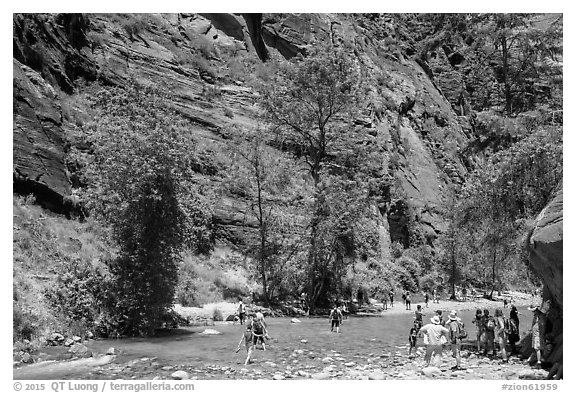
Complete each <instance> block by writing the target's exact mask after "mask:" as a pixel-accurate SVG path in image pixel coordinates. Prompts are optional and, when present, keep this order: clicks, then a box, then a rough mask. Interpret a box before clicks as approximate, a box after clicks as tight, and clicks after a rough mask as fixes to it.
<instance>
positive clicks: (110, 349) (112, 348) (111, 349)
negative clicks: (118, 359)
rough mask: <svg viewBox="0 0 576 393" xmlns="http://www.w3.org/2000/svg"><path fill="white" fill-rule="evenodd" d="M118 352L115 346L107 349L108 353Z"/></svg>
mask: <svg viewBox="0 0 576 393" xmlns="http://www.w3.org/2000/svg"><path fill="white" fill-rule="evenodd" d="M117 354H118V351H117V350H116V348H114V347H110V348H108V350H107V351H106V355H117Z"/></svg>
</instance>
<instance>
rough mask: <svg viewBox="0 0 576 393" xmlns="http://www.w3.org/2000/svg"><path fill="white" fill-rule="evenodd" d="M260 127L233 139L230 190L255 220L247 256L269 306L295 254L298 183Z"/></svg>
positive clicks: (284, 159)
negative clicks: (254, 234)
mask: <svg viewBox="0 0 576 393" xmlns="http://www.w3.org/2000/svg"><path fill="white" fill-rule="evenodd" d="M268 137H269V136H268V135H267V133H266V132H265V130H263V129H262V128H261V127H258V128H256V129H255V130H254V131H247V132H246V131H244V132H243V133H242V134H241V135H240V134H238V135H236V134H235V135H234V136H233V141H234V143H235V145H234V147H233V148H232V149H231V152H230V153H231V158H232V165H231V179H230V182H229V186H231V187H232V188H233V189H234V190H236V192H238V191H240V193H241V194H242V197H243V198H244V199H246V200H247V201H248V204H249V210H248V211H247V212H246V213H247V214H248V215H249V216H251V217H253V218H255V219H256V223H257V228H258V239H257V240H255V241H250V240H248V244H247V247H246V253H247V255H250V256H252V257H253V258H254V259H255V260H256V261H257V263H256V266H257V271H258V276H259V279H260V281H261V283H262V295H263V298H264V301H265V302H266V304H268V305H269V304H270V301H271V300H272V297H273V295H274V293H275V292H277V291H278V290H279V289H280V288H278V286H279V285H280V283H281V282H282V276H283V275H284V274H285V272H284V271H285V268H286V261H285V260H284V258H285V257H286V256H287V255H290V254H291V252H293V251H294V250H293V244H292V240H293V232H294V229H293V226H292V225H291V224H293V222H292V219H291V218H292V217H291V214H290V209H289V208H288V205H291V204H292V202H293V201H294V200H295V199H297V192H298V191H297V186H296V183H297V181H296V179H295V177H293V176H292V169H291V168H290V165H289V163H288V160H287V159H286V158H285V157H283V154H282V153H281V152H278V151H276V150H274V149H272V148H271V147H270V146H268V145H267V142H268V139H269V138H268Z"/></svg>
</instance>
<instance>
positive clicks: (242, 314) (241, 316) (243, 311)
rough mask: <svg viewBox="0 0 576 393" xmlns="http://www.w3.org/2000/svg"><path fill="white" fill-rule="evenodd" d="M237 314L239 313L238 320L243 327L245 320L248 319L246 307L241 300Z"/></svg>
mask: <svg viewBox="0 0 576 393" xmlns="http://www.w3.org/2000/svg"><path fill="white" fill-rule="evenodd" d="M236 312H237V313H238V319H239V320H240V325H243V324H244V318H245V317H246V306H245V305H244V303H242V300H240V303H239V304H238V310H237V311H236Z"/></svg>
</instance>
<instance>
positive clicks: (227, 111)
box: [224, 108, 234, 119]
mask: <svg viewBox="0 0 576 393" xmlns="http://www.w3.org/2000/svg"><path fill="white" fill-rule="evenodd" d="M224 116H226V117H229V118H230V119H233V118H234V112H232V110H230V108H224Z"/></svg>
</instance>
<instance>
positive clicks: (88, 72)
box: [13, 14, 470, 250]
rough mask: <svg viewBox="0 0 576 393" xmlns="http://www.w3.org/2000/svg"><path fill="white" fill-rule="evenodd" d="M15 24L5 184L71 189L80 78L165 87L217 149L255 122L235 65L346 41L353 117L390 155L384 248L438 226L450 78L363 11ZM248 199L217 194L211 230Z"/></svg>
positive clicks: (454, 178) (46, 198) (231, 231)
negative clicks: (378, 28) (352, 61)
mask: <svg viewBox="0 0 576 393" xmlns="http://www.w3.org/2000/svg"><path fill="white" fill-rule="evenodd" d="M396 28H397V27H396V26H394V23H393V21H392V20H389V21H388V24H387V25H386V29H387V30H386V34H388V35H389V37H391V38H394V37H395V34H396ZM13 34H14V51H13V55H14V77H13V83H14V87H13V91H14V93H13V94H14V131H13V135H14V136H13V138H14V139H13V140H14V166H13V172H14V190H15V191H16V192H19V193H29V192H33V193H35V194H36V196H37V199H38V200H39V201H40V202H42V203H43V204H45V205H47V206H48V207H50V208H51V209H53V210H56V211H62V212H70V210H71V209H73V207H74V206H75V205H74V203H73V202H74V198H73V197H72V198H71V195H73V194H74V192H73V191H74V188H76V187H78V186H81V185H82V184H81V179H78V178H77V177H76V172H75V169H76V168H75V167H74V163H73V162H69V161H68V160H67V158H66V153H67V151H68V149H69V148H70V147H71V146H74V147H76V148H79V149H85V148H86V147H85V146H77V145H75V143H76V142H75V139H74V137H73V135H74V133H75V132H78V130H80V129H81V122H82V119H83V116H85V113H84V111H83V107H82V104H81V103H82V95H83V94H86V89H85V86H87V85H89V84H90V83H91V82H93V81H99V82H100V83H102V84H108V85H119V86H122V85H124V84H126V83H128V81H129V80H131V79H135V80H137V81H139V82H143V83H152V84H155V85H157V86H159V87H162V88H165V89H168V90H170V91H171V92H172V93H173V94H174V97H175V99H174V102H173V103H172V104H173V106H174V108H176V109H177V110H178V111H179V112H180V113H181V114H182V115H183V116H184V117H185V118H187V119H188V120H189V123H190V125H189V128H190V132H192V133H194V134H195V135H196V136H197V137H198V139H199V140H200V141H201V144H202V146H205V147H206V148H207V149H209V150H212V151H214V150H218V149H219V146H222V144H223V143H225V140H226V132H227V130H229V129H230V127H235V128H236V129H239V130H242V129H249V128H251V127H255V126H256V123H257V120H256V119H257V114H258V107H257V104H256V100H255V98H256V97H255V93H254V92H253V91H252V89H251V88H250V87H248V86H249V84H248V83H246V81H247V80H248V79H249V78H250V77H251V75H250V74H249V73H248V71H247V70H248V69H249V68H247V67H246V65H247V64H251V65H252V66H254V67H253V68H251V69H252V70H254V69H257V67H258V64H261V63H262V61H264V60H268V59H270V58H276V59H290V58H291V57H293V56H295V55H296V54H298V53H305V52H306V48H307V47H308V46H309V45H313V44H314V43H316V42H321V41H325V40H332V42H334V43H342V44H347V45H350V47H351V48H353V50H354V53H355V55H356V57H357V58H358V59H359V61H361V62H362V63H363V65H364V66H365V67H366V69H367V70H368V75H367V78H368V79H369V81H368V82H369V84H370V86H372V87H371V91H370V93H369V94H370V97H369V102H370V107H368V108H365V111H364V112H365V116H364V117H363V118H362V119H357V122H358V124H362V125H363V126H364V128H365V130H366V132H367V133H368V134H369V135H371V136H372V137H373V138H375V139H376V140H377V142H378V144H379V146H380V147H381V149H382V151H383V152H385V153H384V154H385V155H386V157H389V159H388V163H387V165H388V167H389V168H390V169H391V171H392V172H393V174H394V176H395V178H396V179H397V180H396V182H397V188H398V192H397V193H396V195H395V197H393V198H391V197H390V196H382V198H381V200H380V204H379V209H378V210H379V212H380V214H381V215H382V220H380V226H381V241H382V242H383V247H382V249H383V250H386V249H388V244H389V243H390V242H391V241H399V242H402V243H404V244H405V245H408V243H409V241H410V240H409V231H408V225H409V224H410V225H413V226H417V227H418V228H419V229H420V230H421V231H422V232H423V233H424V234H425V236H427V237H428V238H430V239H432V238H434V237H435V236H436V235H437V233H439V232H440V231H442V229H443V220H442V216H441V211H440V210H441V209H440V208H441V205H442V202H443V198H444V195H445V193H446V190H447V188H448V187H449V186H450V185H451V184H453V183H455V182H460V181H462V179H463V178H464V176H465V174H466V171H467V169H466V166H465V161H464V157H463V156H462V154H461V151H462V150H463V149H464V147H465V145H466V144H467V141H468V139H469V137H470V125H469V122H468V119H467V118H466V117H463V116H458V115H457V114H456V112H455V110H454V108H453V106H452V104H451V103H450V102H449V100H448V99H447V98H446V95H447V94H445V92H444V91H443V90H442V89H441V87H440V86H441V85H442V84H443V85H448V84H447V82H446V81H443V82H442V84H440V83H437V82H436V81H434V80H432V79H431V77H430V75H429V70H427V71H428V73H427V72H426V71H425V70H424V69H423V68H422V62H421V61H420V62H416V61H415V60H413V59H411V58H410V57H409V56H408V55H407V54H406V53H404V52H403V51H400V50H398V49H395V48H393V47H391V46H389V45H385V44H383V43H382V41H381V40H380V39H379V35H377V34H376V33H375V32H374V31H372V30H371V28H370V27H369V25H368V24H366V23H363V18H362V17H361V16H353V15H336V14H154V15H126V14H124V15H111V14H105V15H75V14H59V15H38V14H27V15H15V16H14V18H13ZM379 34H381V32H380V33H379ZM448 96H450V94H448ZM70 97H74V98H75V100H71V99H70ZM71 103H72V104H71ZM201 172H202V171H201ZM200 175H202V176H203V178H204V180H205V181H206V183H207V184H213V185H217V183H218V182H221V181H222V177H221V176H216V175H215V173H214V172H213V171H212V172H211V171H209V170H206V171H203V172H202V173H200ZM71 201H72V202H71ZM245 207H246V204H245V202H243V201H242V200H240V199H238V198H237V197H233V196H232V195H222V197H221V198H220V199H219V205H218V206H216V207H215V212H216V217H215V219H216V224H217V225H218V228H219V229H220V232H219V233H220V234H221V235H222V236H224V237H231V238H241V237H242V234H243V232H245V230H246V227H247V226H248V227H249V226H250V222H246V220H245V217H244V214H243V212H244V211H245Z"/></svg>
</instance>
